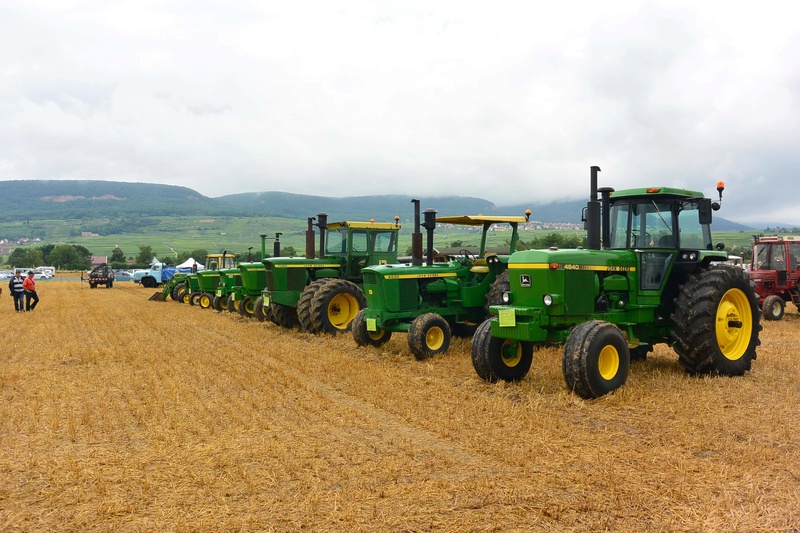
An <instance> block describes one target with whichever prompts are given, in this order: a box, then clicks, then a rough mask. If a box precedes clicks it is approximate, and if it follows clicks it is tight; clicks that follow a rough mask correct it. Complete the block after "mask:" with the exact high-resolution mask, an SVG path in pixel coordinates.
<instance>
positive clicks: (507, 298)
mask: <svg viewBox="0 0 800 533" xmlns="http://www.w3.org/2000/svg"><path fill="white" fill-rule="evenodd" d="M502 299H503V303H504V304H505V305H508V304H510V303H511V293H510V292H508V291H506V292H504V293H503V296H502Z"/></svg>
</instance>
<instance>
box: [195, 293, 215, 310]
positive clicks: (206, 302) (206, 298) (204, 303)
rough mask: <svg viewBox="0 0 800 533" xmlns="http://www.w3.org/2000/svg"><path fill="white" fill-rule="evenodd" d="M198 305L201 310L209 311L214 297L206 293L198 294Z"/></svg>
mask: <svg viewBox="0 0 800 533" xmlns="http://www.w3.org/2000/svg"><path fill="white" fill-rule="evenodd" d="M198 303H199V304H200V308H201V309H210V308H211V306H212V304H213V303H214V295H213V294H211V293H208V292H203V293H200V298H198Z"/></svg>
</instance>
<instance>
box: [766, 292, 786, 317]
mask: <svg viewBox="0 0 800 533" xmlns="http://www.w3.org/2000/svg"><path fill="white" fill-rule="evenodd" d="M784 308H785V304H784V303H783V298H781V297H780V296H776V295H774V294H773V295H772V296H767V297H766V298H765V299H764V305H763V306H762V307H761V309H763V310H764V320H780V319H781V318H783V311H784Z"/></svg>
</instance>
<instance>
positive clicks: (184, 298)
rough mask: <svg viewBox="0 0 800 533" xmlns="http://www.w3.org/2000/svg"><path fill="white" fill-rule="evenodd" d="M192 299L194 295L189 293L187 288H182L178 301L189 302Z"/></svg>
mask: <svg viewBox="0 0 800 533" xmlns="http://www.w3.org/2000/svg"><path fill="white" fill-rule="evenodd" d="M191 299H192V295H191V294H189V293H188V292H186V291H185V290H181V291H180V292H179V293H178V302H180V303H182V304H188V303H191V302H190V301H189V300H191Z"/></svg>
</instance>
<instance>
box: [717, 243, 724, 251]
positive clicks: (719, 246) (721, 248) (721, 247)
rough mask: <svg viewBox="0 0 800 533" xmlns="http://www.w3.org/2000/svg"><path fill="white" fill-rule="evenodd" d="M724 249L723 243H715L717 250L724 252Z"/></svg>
mask: <svg viewBox="0 0 800 533" xmlns="http://www.w3.org/2000/svg"><path fill="white" fill-rule="evenodd" d="M724 249H725V243H722V242H718V243H717V250H724Z"/></svg>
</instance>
